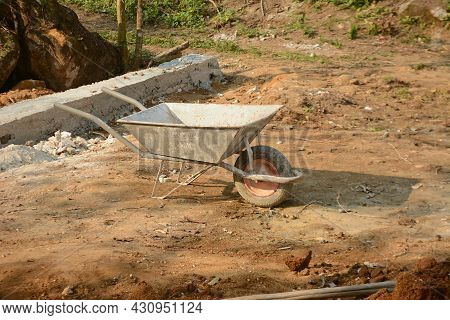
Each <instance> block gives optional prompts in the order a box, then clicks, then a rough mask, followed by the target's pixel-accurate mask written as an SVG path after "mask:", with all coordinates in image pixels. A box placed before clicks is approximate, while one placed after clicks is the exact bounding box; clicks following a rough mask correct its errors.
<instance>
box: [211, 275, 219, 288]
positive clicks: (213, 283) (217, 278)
mask: <svg viewBox="0 0 450 320" xmlns="http://www.w3.org/2000/svg"><path fill="white" fill-rule="evenodd" d="M219 281H220V277H214V278H213V279H212V280H211V281H210V282H208V286H214V285H216V284H218V283H219Z"/></svg>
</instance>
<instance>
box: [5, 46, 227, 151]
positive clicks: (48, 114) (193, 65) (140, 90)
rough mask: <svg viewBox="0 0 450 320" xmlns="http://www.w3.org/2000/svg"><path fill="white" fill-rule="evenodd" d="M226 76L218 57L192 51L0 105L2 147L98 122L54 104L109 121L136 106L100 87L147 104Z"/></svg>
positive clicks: (84, 127)
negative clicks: (143, 67) (56, 90)
mask: <svg viewBox="0 0 450 320" xmlns="http://www.w3.org/2000/svg"><path fill="white" fill-rule="evenodd" d="M220 77H222V72H221V71H220V67H219V63H218V61H217V59H216V58H212V57H207V56H202V55H196V54H190V55H187V56H184V57H181V58H179V59H175V60H173V61H170V62H167V63H163V64H161V65H160V66H158V67H156V68H150V69H147V70H141V71H138V72H131V73H128V74H125V75H122V76H119V77H116V78H112V79H108V80H105V81H101V82H97V83H93V84H90V85H87V86H83V87H79V88H76V89H72V90H68V91H65V92H59V93H55V94H52V95H48V96H43V97H39V98H37V99H32V100H26V101H22V102H19V103H15V104H11V105H9V106H6V107H4V108H2V109H0V148H2V147H5V146H7V145H9V144H23V143H25V142H27V141H30V140H33V141H38V140H42V139H45V138H47V137H48V136H50V135H52V134H53V133H54V132H55V131H57V130H65V131H71V132H74V133H77V132H81V131H83V130H88V129H92V128H94V127H95V125H94V124H93V123H91V122H89V121H86V120H84V119H82V118H78V117H75V116H73V115H71V114H69V113H66V112H64V111H61V110H58V109H56V108H54V107H53V104H54V103H55V102H59V103H64V104H67V105H68V106H70V107H73V108H76V109H79V110H83V111H86V112H89V113H92V114H94V115H96V116H97V117H100V118H101V119H103V120H105V121H111V120H114V119H116V118H118V117H122V116H123V115H125V114H128V113H130V112H131V110H132V107H131V106H130V105H128V104H126V103H125V102H123V101H121V100H118V99H115V98H113V97H111V96H109V95H106V94H104V93H103V92H101V91H100V88H101V87H107V88H110V89H113V90H117V91H118V92H120V93H123V94H125V95H127V96H129V97H131V98H134V99H136V100H139V101H141V102H145V100H148V99H149V98H152V97H155V96H161V95H165V94H169V93H172V92H176V91H180V90H181V91H189V90H192V89H194V88H204V89H208V88H210V86H211V83H212V81H213V80H214V79H217V78H220Z"/></svg>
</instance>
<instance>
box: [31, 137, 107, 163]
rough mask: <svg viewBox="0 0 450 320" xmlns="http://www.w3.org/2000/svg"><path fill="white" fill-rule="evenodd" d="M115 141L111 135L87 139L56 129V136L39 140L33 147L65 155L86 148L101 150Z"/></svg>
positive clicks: (55, 154)
mask: <svg viewBox="0 0 450 320" xmlns="http://www.w3.org/2000/svg"><path fill="white" fill-rule="evenodd" d="M114 141H115V139H114V138H113V137H112V136H111V135H109V136H108V138H107V139H106V140H102V139H101V138H100V137H97V138H91V139H88V140H86V139H84V138H82V137H78V136H76V137H72V133H70V132H66V131H62V132H61V131H56V132H55V135H54V136H52V137H50V138H49V139H48V140H46V141H41V142H39V143H38V144H36V145H34V146H33V148H34V149H36V150H39V151H44V152H46V153H49V154H51V155H53V156H59V157H65V156H68V155H74V154H78V153H80V152H82V151H86V150H91V151H95V150H99V149H102V148H103V147H105V146H108V145H110V144H112V143H113V142H114Z"/></svg>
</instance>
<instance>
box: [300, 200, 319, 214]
mask: <svg viewBox="0 0 450 320" xmlns="http://www.w3.org/2000/svg"><path fill="white" fill-rule="evenodd" d="M315 203H322V202H320V201H316V200H314V201H311V202H309V203H307V204H305V205H304V206H303V208H301V209H300V211H299V212H298V214H300V213H302V212H303V211H305V210H306V208H308V207H309V206H310V205H312V204H315Z"/></svg>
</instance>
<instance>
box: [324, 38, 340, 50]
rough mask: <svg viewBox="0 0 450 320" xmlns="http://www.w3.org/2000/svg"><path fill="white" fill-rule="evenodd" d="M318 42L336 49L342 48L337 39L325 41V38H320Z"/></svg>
mask: <svg viewBox="0 0 450 320" xmlns="http://www.w3.org/2000/svg"><path fill="white" fill-rule="evenodd" d="M320 41H322V42H324V43H329V44H331V45H333V46H335V47H336V48H338V49H341V48H342V43H341V42H340V41H339V40H338V39H327V38H325V37H320Z"/></svg>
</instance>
